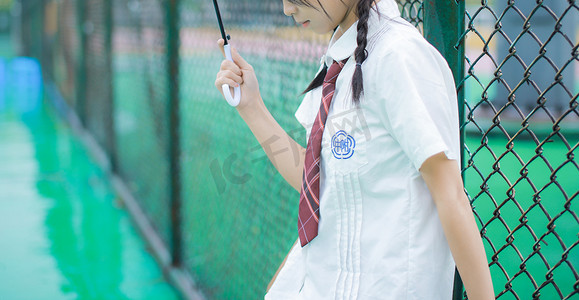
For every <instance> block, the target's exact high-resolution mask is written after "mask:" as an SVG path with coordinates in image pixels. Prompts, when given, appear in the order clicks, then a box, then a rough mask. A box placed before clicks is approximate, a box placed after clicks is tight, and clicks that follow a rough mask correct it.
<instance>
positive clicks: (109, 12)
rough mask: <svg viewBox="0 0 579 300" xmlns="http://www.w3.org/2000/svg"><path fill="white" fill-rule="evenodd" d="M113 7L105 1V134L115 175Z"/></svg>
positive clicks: (109, 2) (108, 0) (112, 170)
mask: <svg viewBox="0 0 579 300" xmlns="http://www.w3.org/2000/svg"><path fill="white" fill-rule="evenodd" d="M112 7H113V5H112V0H104V18H105V19H104V23H105V60H106V66H105V68H106V72H105V73H106V74H108V78H106V80H108V81H109V84H108V88H107V90H106V91H105V93H107V94H106V97H105V99H106V101H108V102H109V103H108V105H106V106H105V107H106V108H107V110H108V111H107V112H106V115H108V118H107V121H108V122H106V124H105V132H106V133H107V141H106V144H107V145H106V148H107V149H106V150H107V152H108V153H107V154H108V156H109V162H110V167H111V172H112V173H113V174H115V173H117V171H118V170H117V144H116V140H117V139H116V132H115V101H114V93H113V90H114V86H115V84H114V72H113V42H112V40H113V36H112V33H113V26H114V24H113V8H112Z"/></svg>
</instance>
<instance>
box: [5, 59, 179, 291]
mask: <svg viewBox="0 0 579 300" xmlns="http://www.w3.org/2000/svg"><path fill="white" fill-rule="evenodd" d="M6 53H7V51H4V50H3V53H2V54H4V55H6ZM0 63H1V64H0V67H2V66H6V65H8V64H7V59H2V58H0ZM6 69H7V68H4V70H2V69H0V72H3V71H5V70H6ZM4 73H6V72H4ZM4 75H7V76H2V74H0V299H2V300H18V299H23V300H28V299H39V300H40V299H50V300H53V299H155V300H157V299H178V296H177V294H176V293H175V291H174V290H173V288H172V287H171V286H170V285H169V284H168V283H167V282H166V281H165V280H164V278H163V275H162V272H161V271H160V269H159V267H158V265H157V264H156V262H155V261H154V259H153V257H152V256H151V255H150V254H149V253H148V252H147V250H146V245H145V244H144V242H143V241H142V240H141V238H140V237H139V235H138V234H137V232H136V230H135V229H134V228H133V226H132V223H131V221H130V218H129V216H128V215H127V213H126V211H125V210H123V208H122V207H121V205H120V204H119V202H118V200H117V198H116V196H115V195H114V193H113V192H112V190H111V186H110V185H109V183H108V182H107V180H106V178H105V175H104V174H103V172H102V171H101V170H100V169H99V168H98V167H96V165H95V163H94V161H93V160H92V159H91V157H90V156H89V155H88V154H87V151H86V149H85V148H84V146H83V145H82V144H81V143H80V141H79V140H78V138H77V137H76V136H75V135H74V134H72V132H71V131H70V129H69V128H68V127H67V126H66V125H65V124H64V123H63V122H62V121H61V120H60V119H59V118H58V117H57V116H56V115H55V113H54V112H53V111H52V109H51V107H50V106H49V105H47V104H43V102H42V101H41V100H40V99H41V98H40V96H39V95H40V94H39V93H38V91H39V89H38V87H30V86H15V85H14V84H13V83H12V84H7V82H10V81H11V79H10V78H14V77H13V76H12V75H11V74H4ZM11 76H12V77H11Z"/></svg>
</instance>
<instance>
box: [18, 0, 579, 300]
mask: <svg viewBox="0 0 579 300" xmlns="http://www.w3.org/2000/svg"><path fill="white" fill-rule="evenodd" d="M397 2H398V3H399V6H400V9H401V11H402V15H403V17H404V18H406V19H407V20H409V21H410V22H411V23H412V24H413V25H415V26H416V27H417V28H418V29H419V30H420V31H421V32H424V33H425V36H427V37H428V38H429V39H430V40H431V41H432V42H433V43H434V44H435V45H439V44H440V41H443V40H446V41H447V44H448V45H446V46H439V49H441V52H442V53H443V54H444V55H445V56H446V57H447V59H448V60H449V63H450V64H451V67H452V68H453V71H454V72H455V78H457V91H458V92H459V98H461V99H464V100H465V101H464V105H463V106H461V109H463V111H464V122H463V124H462V127H461V128H462V132H463V140H464V150H463V152H464V153H463V156H464V157H463V160H464V161H463V166H464V171H463V175H464V179H465V188H466V191H467V193H468V195H469V197H470V199H471V201H472V205H473V208H474V213H475V217H476V219H477V222H478V225H479V227H480V229H481V235H482V237H483V240H484V243H485V248H486V250H487V255H488V258H489V265H490V269H491V273H492V276H493V282H494V285H495V294H496V296H497V298H498V299H572V298H573V297H577V296H578V290H579V283H578V282H579V281H578V280H579V275H578V272H577V269H576V268H577V267H578V266H579V253H578V252H579V250H578V249H577V244H578V243H579V237H578V233H579V219H578V218H577V211H578V207H577V205H578V204H577V203H578V200H577V198H578V196H577V195H578V193H579V184H578V183H579V166H578V164H577V161H576V159H575V154H576V152H577V147H578V145H579V112H578V108H577V106H578V104H577V94H578V91H579V84H578V83H579V80H578V79H579V76H578V74H579V67H578V64H577V62H578V57H577V55H578V49H577V48H578V43H577V38H578V28H577V25H576V24H577V21H578V20H577V18H578V12H579V9H578V7H577V4H576V3H575V1H574V0H566V1H563V0H543V1H541V0H533V1H531V0H516V1H514V0H494V1H466V2H458V5H457V4H456V3H457V2H456V1H450V2H449V1H440V0H424V1H421V0H399V1H397ZM16 4H17V5H19V7H20V11H21V14H13V15H15V16H16V15H21V16H23V17H22V18H20V20H21V21H19V22H15V23H17V25H18V26H16V27H18V28H19V30H20V31H21V33H22V34H21V37H22V44H23V47H22V49H23V51H24V53H25V54H26V55H31V56H36V57H38V58H39V59H40V60H41V62H42V65H43V71H44V74H45V79H46V83H47V86H50V85H53V84H54V86H56V87H57V88H58V90H59V92H60V94H62V96H63V98H64V99H65V100H66V102H67V103H68V105H69V106H70V107H72V108H74V110H75V111H76V113H77V114H78V115H79V117H80V119H81V121H82V123H83V124H84V125H85V127H86V128H87V129H89V130H90V131H91V132H92V133H93V135H94V136H95V139H96V140H97V141H98V142H99V144H100V145H101V146H102V148H103V149H104V150H105V151H106V152H107V153H108V155H109V159H110V162H111V165H112V169H113V171H115V172H117V173H118V174H120V175H121V176H122V177H123V178H124V180H125V181H126V182H127V185H128V186H129V189H130V190H131V192H132V193H133V194H134V195H135V198H136V199H138V201H139V204H140V206H141V208H142V209H143V211H144V212H145V214H146V215H147V218H148V219H149V220H150V222H151V224H153V227H154V228H156V230H157V233H158V234H159V236H161V239H162V240H163V241H164V242H165V243H166V244H167V245H168V247H169V248H170V249H171V252H172V254H173V258H174V260H173V266H176V267H178V268H180V269H182V270H185V271H186V272H187V273H189V274H190V275H191V277H192V278H193V279H194V281H195V282H196V284H197V288H199V289H200V290H202V291H203V293H204V294H205V296H206V298H208V299H255V298H260V297H262V296H263V293H264V291H265V288H266V286H267V284H268V282H269V280H270V278H271V277H272V275H273V274H274V273H275V271H276V269H277V267H278V266H279V264H280V263H281V261H282V260H283V258H284V256H285V255H286V253H287V251H288V250H289V248H290V246H291V245H292V244H293V242H294V241H295V240H296V238H297V235H296V232H295V217H296V210H297V198H296V197H297V193H295V192H294V191H293V190H292V188H291V187H290V186H289V185H287V184H286V183H285V181H284V180H283V179H282V178H281V177H280V176H278V175H277V172H276V171H275V169H274V168H273V166H272V165H271V163H269V161H268V159H267V158H266V156H265V154H264V152H263V151H262V150H261V146H260V145H258V144H257V143H256V142H255V140H254V138H253V137H252V135H251V133H250V132H249V130H248V129H247V128H246V126H245V124H244V123H243V121H242V120H241V119H240V118H239V117H238V115H237V114H236V112H235V111H234V110H232V109H231V108H230V107H229V106H227V105H226V104H225V102H224V101H223V99H221V96H220V94H219V92H218V91H217V90H216V89H215V88H214V86H213V82H214V79H215V74H216V72H217V70H218V68H219V64H220V62H221V60H222V57H221V54H220V52H219V51H218V49H217V45H216V40H217V39H218V38H219V37H220V34H219V31H218V29H217V23H216V18H215V15H214V10H213V4H212V2H211V1H201V0H181V1H177V0H171V1H160V0H119V1H112V0H100V1H99V0H90V1H88V0H84V1H83V0H59V1H55V0H29V1H23V0H22V1H16ZM16 4H15V5H16ZM220 5H221V10H222V14H223V19H224V22H225V25H226V27H227V31H228V33H229V34H230V35H231V37H232V39H231V44H232V45H233V46H234V47H236V48H238V49H240V51H241V52H242V53H243V55H244V57H245V58H246V59H247V60H248V62H249V63H251V64H252V65H253V66H254V68H255V70H256V73H257V76H258V79H259V82H260V89H261V92H262V95H263V98H264V101H265V103H266V105H267V107H268V108H269V109H270V110H271V111H272V114H273V115H275V116H276V118H277V120H278V121H279V122H280V124H281V125H282V127H284V128H285V129H286V130H287V131H289V132H290V135H291V136H293V137H294V138H295V139H296V140H297V141H299V142H300V143H302V145H304V144H305V132H304V131H303V130H302V127H301V125H299V124H298V123H297V121H296V120H295V118H294V117H293V114H294V111H295V110H296V108H297V106H298V105H299V103H300V100H301V98H300V93H301V91H302V90H303V89H304V87H305V86H307V84H308V83H309V81H310V80H311V79H312V78H313V76H314V75H315V72H316V70H317V69H318V65H319V58H320V56H321V55H322V54H323V52H324V50H325V48H326V46H327V43H328V41H329V36H317V35H313V34H311V33H309V32H308V31H306V30H304V29H301V28H299V27H298V26H295V24H293V21H292V20H291V18H288V17H285V16H284V15H283V13H282V1H255V0H253V1H249V0H222V1H220ZM448 15H450V16H451V18H449V19H445V18H446V16H448ZM22 20H26V22H24V21H22ZM463 28H464V30H463ZM40 29H43V30H40ZM449 29H452V30H449ZM449 32H451V34H449ZM34 34H36V35H37V36H36V38H35V36H34ZM443 35H444V36H443ZM457 50H458V51H457ZM463 51H464V53H465V54H464V55H462V54H461V53H462V52H463ZM457 57H458V59H457ZM463 72H464V73H463ZM165 267H167V268H169V267H170V266H165ZM456 298H457V299H460V298H461V295H460V293H459V295H458V296H457V297H456Z"/></svg>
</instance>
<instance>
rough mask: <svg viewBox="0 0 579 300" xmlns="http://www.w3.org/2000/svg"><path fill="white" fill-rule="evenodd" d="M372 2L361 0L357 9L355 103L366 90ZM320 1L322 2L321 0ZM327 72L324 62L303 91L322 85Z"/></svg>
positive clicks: (353, 87) (298, 0) (299, 1)
mask: <svg viewBox="0 0 579 300" xmlns="http://www.w3.org/2000/svg"><path fill="white" fill-rule="evenodd" d="M289 1H290V2H292V3H296V4H304V5H307V6H309V7H312V5H311V4H310V3H308V2H306V1H304V0H289ZM372 2H374V0H359V1H358V5H357V10H356V15H357V16H358V26H357V30H358V36H357V37H356V42H357V44H358V46H357V47H356V50H355V51H354V58H355V59H356V69H355V71H354V75H353V76H352V99H353V101H354V103H355V104H358V103H360V96H361V95H362V94H363V92H364V83H363V75H362V63H364V61H365V60H366V58H367V57H368V51H367V50H366V46H367V45H368V19H369V18H370V10H371V9H372ZM318 3H320V2H319V0H318ZM320 6H321V3H320ZM322 9H323V7H322ZM324 12H325V10H324ZM326 14H327V13H326ZM327 72H328V66H326V65H325V64H324V67H323V68H322V70H321V71H320V72H319V73H318V75H316V77H315V78H314V80H312V82H311V83H310V84H309V85H308V87H307V88H306V89H305V90H304V91H303V93H304V94H305V93H307V92H309V91H311V90H313V89H315V88H318V87H320V86H322V84H323V83H324V77H326V73H327Z"/></svg>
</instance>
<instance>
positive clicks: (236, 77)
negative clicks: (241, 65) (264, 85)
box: [219, 70, 243, 84]
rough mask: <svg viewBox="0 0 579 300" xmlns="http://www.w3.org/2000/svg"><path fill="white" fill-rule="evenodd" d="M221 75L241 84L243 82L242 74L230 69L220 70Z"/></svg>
mask: <svg viewBox="0 0 579 300" xmlns="http://www.w3.org/2000/svg"><path fill="white" fill-rule="evenodd" d="M219 76H221V77H223V78H229V79H231V80H233V81H234V82H236V83H239V84H242V83H243V78H242V77H241V75H237V74H235V73H233V72H231V71H230V70H225V71H221V72H219Z"/></svg>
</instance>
